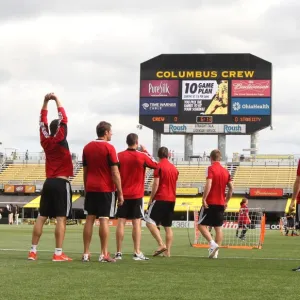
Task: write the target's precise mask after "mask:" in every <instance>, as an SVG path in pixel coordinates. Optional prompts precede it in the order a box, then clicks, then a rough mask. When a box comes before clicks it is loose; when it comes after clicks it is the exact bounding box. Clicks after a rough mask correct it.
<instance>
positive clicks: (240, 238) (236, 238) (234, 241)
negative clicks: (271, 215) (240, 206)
mask: <svg viewBox="0 0 300 300" xmlns="http://www.w3.org/2000/svg"><path fill="white" fill-rule="evenodd" d="M199 210H200V207H194V208H193V213H194V241H193V242H191V241H190V243H191V245H192V246H193V247H196V248H208V243H207V241H206V240H205V239H204V237H203V236H202V235H201V233H200V231H199V230H198V217H199ZM238 215H239V212H238V211H237V212H226V211H225V214H224V223H223V234H224V238H223V242H222V246H221V247H222V248H235V249H261V248H262V245H263V242H264V238H265V224H266V217H265V214H264V212H263V210H262V209H261V208H249V217H250V220H251V224H248V225H246V224H245V225H244V224H241V223H240V224H239V223H238ZM209 230H210V232H211V234H212V236H213V237H214V236H215V232H214V229H213V228H209Z"/></svg>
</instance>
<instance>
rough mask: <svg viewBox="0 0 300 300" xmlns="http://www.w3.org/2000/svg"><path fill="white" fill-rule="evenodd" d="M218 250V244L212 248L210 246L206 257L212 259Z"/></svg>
mask: <svg viewBox="0 0 300 300" xmlns="http://www.w3.org/2000/svg"><path fill="white" fill-rule="evenodd" d="M218 250H219V245H218V244H214V245H213V246H211V247H210V248H209V249H208V257H209V258H213V256H214V255H215V253H216V252H217V251H218Z"/></svg>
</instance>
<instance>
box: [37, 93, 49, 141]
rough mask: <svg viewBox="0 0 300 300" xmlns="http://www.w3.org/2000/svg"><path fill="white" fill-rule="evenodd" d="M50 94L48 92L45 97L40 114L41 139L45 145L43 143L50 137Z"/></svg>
mask: <svg viewBox="0 0 300 300" xmlns="http://www.w3.org/2000/svg"><path fill="white" fill-rule="evenodd" d="M49 95H50V94H47V95H46V96H45V98H44V102H43V106H42V110H41V114H40V122H39V124H40V141H41V144H42V146H43V143H44V142H45V141H46V140H47V138H48V137H49V128H48V119H47V115H48V102H49V100H50V98H49Z"/></svg>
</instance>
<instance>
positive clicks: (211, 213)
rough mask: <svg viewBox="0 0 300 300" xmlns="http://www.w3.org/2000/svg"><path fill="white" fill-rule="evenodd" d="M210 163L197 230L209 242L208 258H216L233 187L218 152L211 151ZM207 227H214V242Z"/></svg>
mask: <svg viewBox="0 0 300 300" xmlns="http://www.w3.org/2000/svg"><path fill="white" fill-rule="evenodd" d="M210 161H211V166H209V167H208V169H207V177H206V184H205V188H204V193H203V199H202V207H201V209H200V212H199V221H198V229H199V231H200V232H201V234H202V235H203V237H204V238H205V239H206V240H207V241H208V242H209V249H208V253H209V254H208V257H209V258H217V257H218V250H219V246H220V245H221V243H222V240H223V232H222V225H223V221H224V210H225V209H226V207H227V203H228V201H229V200H230V198H231V196H232V191H233V185H232V182H231V179H230V174H229V172H228V170H227V169H225V168H224V167H222V166H221V164H220V161H221V152H220V151H219V150H213V151H212V152H211V153H210ZM226 186H228V192H227V195H226V199H225V190H226ZM207 226H212V227H214V229H215V232H216V240H215V241H214V240H213V239H212V237H211V234H210V232H209V231H208V229H207Z"/></svg>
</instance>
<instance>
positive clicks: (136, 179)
mask: <svg viewBox="0 0 300 300" xmlns="http://www.w3.org/2000/svg"><path fill="white" fill-rule="evenodd" d="M118 157H119V163H120V167H119V168H120V175H121V182H122V191H123V197H124V199H126V200H128V199H130V200H132V199H139V198H142V197H144V184H145V171H146V167H148V168H150V169H155V168H156V167H157V162H156V161H155V160H154V159H153V158H152V157H151V156H150V155H149V154H148V153H147V152H140V151H137V150H135V149H127V150H125V151H122V152H120V153H118Z"/></svg>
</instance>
